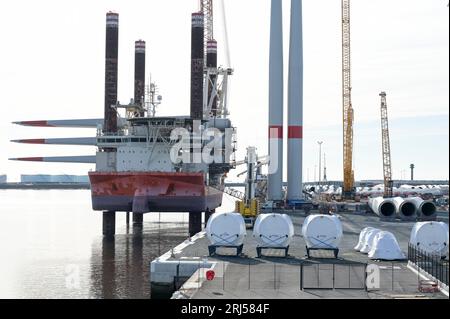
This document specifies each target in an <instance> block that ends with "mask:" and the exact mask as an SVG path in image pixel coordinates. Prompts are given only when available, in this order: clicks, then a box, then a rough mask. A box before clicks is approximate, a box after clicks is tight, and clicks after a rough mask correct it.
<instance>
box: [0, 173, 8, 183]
mask: <svg viewBox="0 0 450 319" xmlns="http://www.w3.org/2000/svg"><path fill="white" fill-rule="evenodd" d="M7 181H8V178H7V176H6V175H0V184H6V182H7Z"/></svg>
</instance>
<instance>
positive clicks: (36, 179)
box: [20, 175, 89, 184]
mask: <svg viewBox="0 0 450 319" xmlns="http://www.w3.org/2000/svg"><path fill="white" fill-rule="evenodd" d="M20 182H21V183H69V184H75V183H76V184H79V183H86V184H88V183H89V177H88V176H84V175H83V176H76V175H20Z"/></svg>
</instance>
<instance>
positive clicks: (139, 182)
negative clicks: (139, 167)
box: [89, 172, 223, 213]
mask: <svg viewBox="0 0 450 319" xmlns="http://www.w3.org/2000/svg"><path fill="white" fill-rule="evenodd" d="M89 179H90V182H91V194H92V208H93V209H94V210H96V211H127V212H135V213H149V212H206V211H212V210H214V209H216V208H217V207H220V206H221V205H222V197H223V192H221V191H220V190H218V189H216V188H213V187H209V186H207V185H206V181H205V177H204V174H203V173H156V172H131V173H130V172H126V173H116V172H107V173H103V172H90V173H89Z"/></svg>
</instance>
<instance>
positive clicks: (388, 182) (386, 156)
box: [380, 92, 394, 198]
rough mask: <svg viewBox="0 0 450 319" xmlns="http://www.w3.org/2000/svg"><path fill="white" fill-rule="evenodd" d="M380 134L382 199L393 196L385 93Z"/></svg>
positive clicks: (382, 93)
mask: <svg viewBox="0 0 450 319" xmlns="http://www.w3.org/2000/svg"><path fill="white" fill-rule="evenodd" d="M380 96H381V134H382V140H383V142H382V144H383V173H384V197H386V198H391V197H392V195H393V184H394V183H393V181H392V166H391V142H390V139H389V119H388V109H387V102H386V96H387V95H386V92H381V93H380Z"/></svg>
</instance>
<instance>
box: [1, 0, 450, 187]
mask: <svg viewBox="0 0 450 319" xmlns="http://www.w3.org/2000/svg"><path fill="white" fill-rule="evenodd" d="M225 1H226V9H227V12H226V13H227V18H228V31H229V40H230V43H229V48H230V52H231V62H232V67H233V68H235V75H234V76H233V77H232V79H231V96H230V105H229V107H230V111H231V119H232V121H233V124H234V125H235V126H236V127H237V129H238V147H239V151H238V159H241V158H243V157H244V156H245V151H246V150H245V149H246V146H248V145H255V146H257V147H258V150H259V153H260V154H261V155H264V154H266V152H267V140H266V139H267V125H268V124H267V123H268V119H267V112H268V91H267V90H268V65H269V61H268V52H269V49H268V48H269V21H270V20H269V10H270V1H269V0H239V1H238V0H225ZM447 2H448V1H443V0H427V1H423V0H389V1H388V0H378V1H370V0H358V1H352V50H353V55H352V65H353V70H352V71H353V106H354V109H355V122H356V123H355V125H356V127H355V146H354V158H355V165H354V166H355V177H356V178H357V179H372V178H376V179H381V178H382V174H383V170H382V157H381V128H380V98H379V96H378V95H379V93H380V92H381V91H382V90H383V91H386V92H387V94H388V107H389V116H390V128H391V148H392V165H393V174H394V179H399V178H401V177H406V176H408V174H409V173H408V172H407V170H408V167H409V164H411V163H415V164H416V167H417V169H416V177H417V178H418V179H448V175H449V173H448V164H449V148H448V147H449V146H448V145H449V143H448V129H449V111H448V106H449V91H448V90H449V73H448V72H449V65H448V63H449V42H448V41H449V40H448V39H449V21H448V16H449V12H448V11H449V9H448V7H447ZM283 6H284V21H285V29H284V30H285V55H286V59H285V66H286V67H287V65H288V60H287V56H288V50H287V48H288V38H289V6H290V1H288V0H284V1H283ZM303 6H304V8H303V14H304V21H303V22H304V48H305V60H304V63H305V98H304V105H305V112H304V116H305V123H304V124H305V129H304V130H305V142H304V163H305V166H304V168H303V171H304V177H305V180H307V179H308V177H309V180H312V179H313V177H314V175H315V174H314V171H315V169H314V167H315V166H318V160H319V158H318V157H319V155H318V145H317V141H319V140H320V141H323V142H324V144H323V149H324V152H326V154H327V170H328V178H329V179H341V178H342V102H341V101H342V97H341V1H339V0H322V1H317V0H316V1H313V0H305V1H303ZM109 10H112V11H116V12H118V13H119V14H120V52H119V57H120V61H119V100H120V101H121V102H123V103H127V102H128V101H129V99H130V98H131V97H132V96H133V72H134V70H133V69H134V41H135V40H138V39H143V40H146V41H147V48H148V49H147V50H148V53H147V54H148V63H147V70H148V72H151V73H152V78H153V80H154V81H156V82H157V84H158V86H159V88H160V93H161V94H162V95H163V99H164V100H163V105H162V106H161V107H160V109H159V111H158V115H187V114H188V113H189V83H190V75H189V71H190V17H191V16H190V14H191V12H193V11H197V10H198V1H196V0H189V1H186V0H172V1H170V0H145V1H144V0H140V1H138V0H133V1H131V0H128V1H123V0H116V1H113V0H109V1H106V0H103V1H87V0H77V1H69V0H66V1H61V0H59V1H56V0H53V1H52V0H40V1H31V0H15V1H1V2H0V45H1V49H0V97H1V100H0V102H1V110H2V115H1V117H0V174H8V176H9V179H10V180H18V179H19V176H20V174H23V173H26V174H36V173H42V174H86V172H87V171H88V170H89V169H93V168H94V167H93V166H91V165H77V164H70V165H68V164H45V163H21V162H9V161H8V160H7V159H8V158H9V157H21V156H57V155H88V154H94V153H95V148H92V147H62V146H35V145H34V146H33V145H18V144H13V143H10V142H9V140H11V139H21V138H43V137H70V136H72V137H81V136H93V135H94V134H95V130H70V129H49V128H26V127H20V126H14V125H12V124H11V122H13V121H18V120H43V119H76V118H99V117H101V116H102V114H103V91H104V54H105V53H104V50H105V49H104V46H105V14H106V12H107V11H109ZM215 32H216V38H217V39H218V40H219V60H220V62H221V63H223V64H224V63H226V62H225V59H224V54H223V52H224V51H223V49H224V48H223V46H224V41H223V36H222V35H223V24H222V21H221V13H220V11H219V10H218V8H217V10H216V27H215ZM221 50H222V51H221ZM286 71H287V70H286ZM285 77H286V78H287V72H286V74H285ZM286 87H287V85H286ZM286 100H287V99H286ZM238 172H239V170H238ZM316 174H317V173H316ZM285 175H286V172H285Z"/></svg>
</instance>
